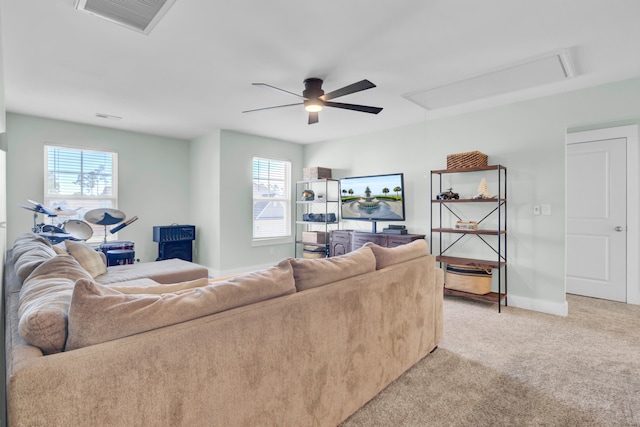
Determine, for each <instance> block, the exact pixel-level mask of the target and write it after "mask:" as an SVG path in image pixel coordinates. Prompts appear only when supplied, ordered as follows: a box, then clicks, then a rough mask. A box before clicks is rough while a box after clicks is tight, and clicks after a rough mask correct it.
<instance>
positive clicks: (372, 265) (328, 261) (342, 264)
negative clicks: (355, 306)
mask: <svg viewBox="0 0 640 427" xmlns="http://www.w3.org/2000/svg"><path fill="white" fill-rule="evenodd" d="M289 261H290V262H291V265H292V266H293V277H294V278H295V280H296V289H297V290H298V292H299V291H304V290H306V289H311V288H317V287H318V286H323V285H327V284H329V283H333V282H337V281H338V280H343V279H348V278H349V277H353V276H358V275H360V274H364V273H369V272H371V271H375V269H376V258H375V256H374V255H373V252H371V249H369V248H360V249H358V250H355V251H353V252H349V253H347V254H345V255H340V256H337V257H331V258H320V259H305V258H291V259H290V260H289Z"/></svg>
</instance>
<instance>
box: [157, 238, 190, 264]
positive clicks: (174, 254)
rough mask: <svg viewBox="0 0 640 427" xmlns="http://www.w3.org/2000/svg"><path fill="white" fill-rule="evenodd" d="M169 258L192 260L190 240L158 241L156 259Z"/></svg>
mask: <svg viewBox="0 0 640 427" xmlns="http://www.w3.org/2000/svg"><path fill="white" fill-rule="evenodd" d="M171 258H180V259H183V260H185V261H189V262H191V261H192V260H193V250H192V241H191V240H183V241H179V242H160V243H158V259H156V261H161V260H163V259H171Z"/></svg>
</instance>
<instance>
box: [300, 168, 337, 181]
mask: <svg viewBox="0 0 640 427" xmlns="http://www.w3.org/2000/svg"><path fill="white" fill-rule="evenodd" d="M302 177H303V178H304V179H330V178H331V169H329V168H321V167H317V166H316V167H312V168H304V169H302Z"/></svg>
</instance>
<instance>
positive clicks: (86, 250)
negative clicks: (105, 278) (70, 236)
mask: <svg viewBox="0 0 640 427" xmlns="http://www.w3.org/2000/svg"><path fill="white" fill-rule="evenodd" d="M65 245H66V247H67V250H68V251H69V254H71V256H72V257H74V258H75V259H76V261H78V262H79V263H80V265H81V266H83V267H84V269H85V270H87V271H88V272H89V274H90V275H91V277H97V276H99V275H101V274H104V273H106V272H107V266H106V264H105V263H104V262H103V261H102V257H101V256H100V254H99V253H98V251H96V250H95V249H93V248H92V247H91V246H89V245H88V244H86V243H85V242H82V241H74V240H67V241H66V242H65Z"/></svg>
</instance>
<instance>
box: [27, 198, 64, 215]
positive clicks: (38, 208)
mask: <svg viewBox="0 0 640 427" xmlns="http://www.w3.org/2000/svg"><path fill="white" fill-rule="evenodd" d="M28 201H29V203H32V204H33V207H31V206H24V205H18V206H20V207H21V208H24V209H28V210H30V211H33V212H37V213H41V214H45V215H47V216H58V215H57V214H56V213H55V212H54V210H53V209H52V208H49V207H47V206H44V205H43V204H41V203H38V202H34V201H33V200H28Z"/></svg>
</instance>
